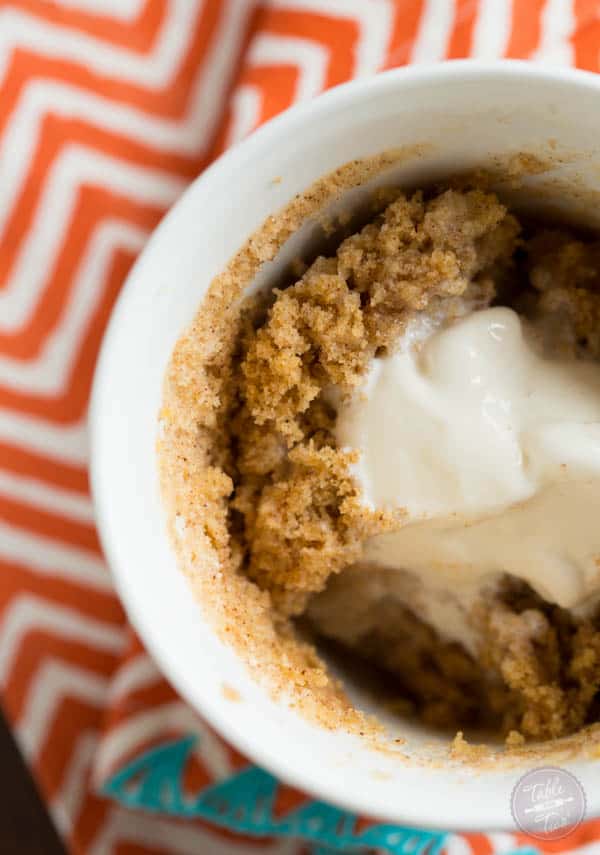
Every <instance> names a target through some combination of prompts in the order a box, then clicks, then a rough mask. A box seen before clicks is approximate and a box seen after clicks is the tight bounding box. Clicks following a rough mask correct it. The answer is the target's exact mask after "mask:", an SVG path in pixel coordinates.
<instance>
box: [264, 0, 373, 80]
mask: <svg viewBox="0 0 600 855" xmlns="http://www.w3.org/2000/svg"><path fill="white" fill-rule="evenodd" d="M261 30H262V31H263V32H268V33H273V34H275V35H278V36H295V37H297V38H298V37H299V38H304V39H308V40H309V41H314V42H317V44H320V45H323V47H325V48H327V50H328V51H329V57H330V58H329V63H328V68H327V77H326V81H325V87H326V88H328V87H330V86H336V85H337V84H338V83H344V82H345V81H346V80H349V79H350V78H351V77H352V73H353V71H354V61H355V53H356V47H357V43H358V38H359V35H360V28H359V25H358V23H357V22H356V21H355V20H352V19H351V18H332V17H330V16H329V15H326V14H324V13H323V14H317V13H316V12H300V11H298V12H296V11H295V10H293V9H289V10H288V9H286V10H280V9H267V11H266V12H265V14H264V17H263V19H262V21H261Z"/></svg>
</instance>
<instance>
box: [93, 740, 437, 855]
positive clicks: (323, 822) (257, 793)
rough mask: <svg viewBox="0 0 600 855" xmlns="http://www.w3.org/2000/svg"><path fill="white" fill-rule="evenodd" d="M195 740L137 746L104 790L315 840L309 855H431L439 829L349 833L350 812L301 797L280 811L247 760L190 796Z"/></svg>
mask: <svg viewBox="0 0 600 855" xmlns="http://www.w3.org/2000/svg"><path fill="white" fill-rule="evenodd" d="M195 743H196V737H194V736H190V737H185V738H183V739H179V740H177V741H174V742H168V743H165V744H163V745H160V746H158V747H157V748H153V749H151V750H150V751H147V752H145V753H144V754H143V755H141V756H140V757H138V758H136V759H135V760H133V761H132V762H130V763H128V764H127V765H126V766H124V767H123V768H122V769H120V770H119V771H118V772H116V773H115V774H114V775H113V776H112V777H111V778H109V780H108V781H107V782H106V783H105V785H104V787H103V788H102V789H103V793H104V795H106V796H108V797H110V798H112V799H114V800H115V801H118V802H119V803H120V804H122V805H123V806H126V807H130V808H138V809H143V810H147V811H152V812H156V813H164V814H168V815H171V816H177V817H183V818H188V819H193V818H200V819H204V820H207V821H208V822H212V823H214V824H215V825H220V826H224V827H226V828H228V829H229V830H231V831H237V832H240V833H242V834H255V835H257V836H260V837H273V836H286V837H297V838H302V839H304V840H307V841H312V842H314V843H315V844H317V846H316V848H315V849H314V850H313V853H314V855H333V854H334V853H338V855H339V853H342V852H347V853H357V855H359V853H364V852H365V851H372V850H374V849H375V850H377V851H379V852H383V853H389V855H439V853H441V851H442V848H443V845H444V841H445V840H446V837H447V834H446V833H445V832H441V831H425V830H418V829H415V828H404V827H401V826H396V825H387V824H378V825H372V826H370V827H368V828H364V829H362V830H360V831H356V830H355V829H356V821H357V817H356V816H355V815H354V814H352V813H348V812H347V811H343V810H340V809H339V808H335V807H333V806H331V805H328V804H326V803H325V802H317V801H309V802H307V803H305V804H303V805H301V806H300V807H299V808H297V809H293V810H291V811H290V812H289V813H287V814H286V815H285V816H281V817H279V816H276V815H275V813H274V810H273V808H274V805H275V801H276V796H277V788H278V786H279V783H278V781H277V779H276V778H274V777H273V776H272V775H270V774H269V773H268V772H265V771H263V770H262V769H259V768H258V767H257V766H248V767H246V768H244V769H242V770H241V771H240V772H238V773H237V774H235V775H232V776H231V777H230V778H226V779H225V780H223V781H220V782H218V783H216V784H213V785H212V786H210V787H207V788H206V789H204V790H202V791H201V792H200V793H199V794H198V795H196V796H193V797H190V796H188V795H186V794H185V793H184V791H183V786H182V781H183V773H184V770H185V766H186V763H187V762H188V759H189V757H190V754H191V752H192V750H193V748H194V745H195Z"/></svg>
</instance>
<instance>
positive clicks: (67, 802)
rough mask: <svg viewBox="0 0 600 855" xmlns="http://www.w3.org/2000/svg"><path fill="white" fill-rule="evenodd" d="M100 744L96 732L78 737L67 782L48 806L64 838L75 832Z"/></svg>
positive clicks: (67, 774) (86, 732) (65, 781)
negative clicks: (75, 825)
mask: <svg viewBox="0 0 600 855" xmlns="http://www.w3.org/2000/svg"><path fill="white" fill-rule="evenodd" d="M98 742H99V737H98V735H97V734H96V733H94V732H90V731H85V732H84V733H82V734H81V735H80V736H79V737H78V739H77V742H76V743H75V747H74V748H73V751H72V755H71V759H70V761H69V768H68V769H67V772H66V775H65V780H64V781H63V783H62V786H61V787H60V789H59V790H58V792H57V794H56V796H55V797H54V799H53V800H52V802H51V803H50V805H48V808H49V810H50V814H51V816H52V819H53V820H54V823H55V825H56V827H57V829H58V832H59V834H60V835H61V837H63V838H64V837H67V836H68V835H69V834H70V833H71V831H72V830H73V823H74V821H75V818H76V817H77V815H78V813H79V811H80V809H81V806H82V804H83V802H84V799H85V797H86V795H87V788H88V783H89V771H90V767H91V764H92V759H93V757H94V753H95V751H96V748H97V746H98Z"/></svg>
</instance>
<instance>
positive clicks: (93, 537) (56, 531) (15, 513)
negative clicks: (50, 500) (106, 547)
mask: <svg viewBox="0 0 600 855" xmlns="http://www.w3.org/2000/svg"><path fill="white" fill-rule="evenodd" d="M0 519H4V520H6V522H7V523H9V524H10V525H14V526H16V527H18V528H24V529H26V530H27V531H31V532H33V533H34V534H41V535H42V536H43V537H48V538H50V539H51V540H57V541H59V543H70V544H71V545H72V546H79V547H81V548H82V549H88V550H89V551H90V552H94V553H95V554H97V555H100V554H101V551H100V543H99V542H98V535H97V534H96V529H95V528H94V526H92V525H88V524H86V523H82V522H77V521H76V520H70V519H66V518H65V517H60V516H57V515H56V514H53V513H50V512H49V511H44V510H41V509H40V508H32V507H31V506H30V505H26V504H24V503H23V502H19V501H17V500H16V499H9V498H7V497H6V496H0Z"/></svg>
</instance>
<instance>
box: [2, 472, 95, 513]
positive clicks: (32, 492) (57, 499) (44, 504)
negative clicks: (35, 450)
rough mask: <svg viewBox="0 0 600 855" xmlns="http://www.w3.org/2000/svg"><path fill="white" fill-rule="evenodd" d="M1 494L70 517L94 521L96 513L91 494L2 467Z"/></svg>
mask: <svg viewBox="0 0 600 855" xmlns="http://www.w3.org/2000/svg"><path fill="white" fill-rule="evenodd" d="M0 495H3V496H8V497H9V498H11V499H16V500H17V501H20V502H24V503H25V504H27V505H32V506H33V507H36V508H41V509H42V510H46V511H50V512H51V513H55V514H59V515H60V516H62V517H67V518H68V519H73V520H80V521H81V522H86V523H93V522H94V513H93V510H92V502H91V499H90V498H89V496H85V495H81V493H76V492H74V491H72V490H64V489H62V488H61V487H55V486H53V485H51V484H46V483H44V482H43V481H36V480H34V479H33V478H23V477H20V476H19V475H14V474H13V473H12V472H7V471H3V470H1V469H0Z"/></svg>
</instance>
